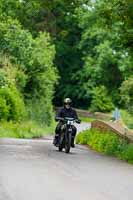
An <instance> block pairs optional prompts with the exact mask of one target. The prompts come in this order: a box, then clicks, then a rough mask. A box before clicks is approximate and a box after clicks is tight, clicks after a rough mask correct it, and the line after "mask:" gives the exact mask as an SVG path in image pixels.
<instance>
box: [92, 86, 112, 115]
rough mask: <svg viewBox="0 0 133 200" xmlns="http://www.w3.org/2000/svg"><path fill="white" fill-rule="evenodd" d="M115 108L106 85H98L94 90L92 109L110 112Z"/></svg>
mask: <svg viewBox="0 0 133 200" xmlns="http://www.w3.org/2000/svg"><path fill="white" fill-rule="evenodd" d="M113 108H114V105H113V103H112V99H111V97H109V95H108V93H107V89H106V88H105V87H104V86H100V87H96V88H94V90H93V99H92V102H91V108H90V109H91V111H93V112H95V111H101V112H109V111H111V110H112V109H113Z"/></svg>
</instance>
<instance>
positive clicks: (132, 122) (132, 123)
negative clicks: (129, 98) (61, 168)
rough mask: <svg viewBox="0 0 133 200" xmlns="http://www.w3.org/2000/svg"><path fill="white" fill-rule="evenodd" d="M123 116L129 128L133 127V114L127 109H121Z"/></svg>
mask: <svg viewBox="0 0 133 200" xmlns="http://www.w3.org/2000/svg"><path fill="white" fill-rule="evenodd" d="M121 117H122V119H123V122H124V123H125V124H126V125H127V127H128V128H129V129H133V115H131V114H130V113H128V112H127V111H126V110H121Z"/></svg>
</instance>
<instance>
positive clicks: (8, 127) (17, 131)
mask: <svg viewBox="0 0 133 200" xmlns="http://www.w3.org/2000/svg"><path fill="white" fill-rule="evenodd" d="M54 129H55V124H53V125H51V126H50V127H47V126H45V125H39V124H37V123H36V122H33V121H25V122H21V123H18V122H16V123H14V122H0V137H1V138H3V137H12V138H36V137H42V136H43V135H47V134H53V133H54Z"/></svg>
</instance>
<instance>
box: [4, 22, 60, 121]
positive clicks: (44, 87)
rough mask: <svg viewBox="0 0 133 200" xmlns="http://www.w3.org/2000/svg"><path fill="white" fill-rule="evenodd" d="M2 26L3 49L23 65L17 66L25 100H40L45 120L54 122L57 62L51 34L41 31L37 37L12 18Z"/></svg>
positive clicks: (15, 63) (18, 79) (18, 80)
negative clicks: (55, 66)
mask: <svg viewBox="0 0 133 200" xmlns="http://www.w3.org/2000/svg"><path fill="white" fill-rule="evenodd" d="M0 27H1V28H0V35H1V38H0V41H1V43H0V49H1V52H3V54H8V55H10V56H11V62H12V63H14V65H15V66H17V68H18V69H20V70H17V76H16V82H17V87H19V88H20V90H21V91H22V92H23V96H24V99H25V102H29V101H32V103H33V102H34V103H35V104H37V103H36V102H38V104H39V105H40V110H41V112H42V113H43V115H45V120H44V118H43V119H42V120H43V121H44V122H45V123H50V122H51V120H52V115H53V114H52V98H53V91H54V84H55V82H56V79H57V75H56V74H57V73H56V70H55V68H54V64H53V59H54V56H55V48H54V45H52V44H51V41H50V37H49V35H48V34H46V33H40V34H39V35H38V37H36V38H35V39H34V38H33V37H32V35H31V33H30V32H29V31H27V30H24V29H23V28H22V27H21V25H20V24H19V23H18V21H16V20H15V21H14V20H12V19H7V20H5V21H2V22H0ZM21 75H23V76H21ZM40 101H41V103H40ZM32 109H33V110H34V106H32ZM48 119H49V120H48Z"/></svg>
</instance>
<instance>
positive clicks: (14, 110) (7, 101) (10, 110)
mask: <svg viewBox="0 0 133 200" xmlns="http://www.w3.org/2000/svg"><path fill="white" fill-rule="evenodd" d="M0 102H1V103H2V104H1V106H0V108H1V111H0V120H2V119H7V120H21V119H22V118H23V117H24V115H25V114H26V112H25V106H24V102H23V98H22V97H21V96H20V94H19V92H18V91H17V89H16V88H15V87H11V88H8V87H4V88H1V89H0Z"/></svg>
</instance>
